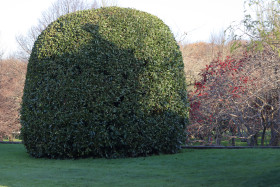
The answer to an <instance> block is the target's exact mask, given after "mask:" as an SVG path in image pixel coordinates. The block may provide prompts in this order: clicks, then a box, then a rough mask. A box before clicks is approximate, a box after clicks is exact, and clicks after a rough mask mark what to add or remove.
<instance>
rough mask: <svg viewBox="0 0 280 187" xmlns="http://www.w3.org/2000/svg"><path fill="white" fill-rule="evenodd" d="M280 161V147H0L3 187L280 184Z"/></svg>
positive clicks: (1, 182)
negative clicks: (60, 152) (99, 155)
mask: <svg viewBox="0 0 280 187" xmlns="http://www.w3.org/2000/svg"><path fill="white" fill-rule="evenodd" d="M279 158H280V150H278V149H240V150H182V152H181V153H179V154H175V155H159V156H151V157H140V158H128V159H112V160H108V159H93V158H88V159H79V160H48V159H34V158H31V157H29V155H28V154H27V153H26V151H25V149H24V146H23V145H7V144H0V186H280V161H279Z"/></svg>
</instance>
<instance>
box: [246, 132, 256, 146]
mask: <svg viewBox="0 0 280 187" xmlns="http://www.w3.org/2000/svg"><path fill="white" fill-rule="evenodd" d="M248 146H258V133H257V134H255V135H254V136H252V137H251V138H250V139H248Z"/></svg>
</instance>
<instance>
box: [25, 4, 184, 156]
mask: <svg viewBox="0 0 280 187" xmlns="http://www.w3.org/2000/svg"><path fill="white" fill-rule="evenodd" d="M183 69H184V68H183V61H182V56H181V52H180V51H179V47H178V45H177V43H176V41H175V39H174V37H173V35H172V33H171V32H170V29H169V28H168V27H167V26H166V25H165V24H164V23H163V22H162V21H161V20H160V19H158V18H157V17H155V16H153V15H150V14H148V13H145V12H141V11H137V10H134V9H127V8H117V7H110V8H101V9H97V10H87V11H80V12H76V13H72V14H69V15H66V16H62V17H60V18H59V19H58V20H57V21H55V22H53V23H52V24H50V25H49V26H48V28H47V29H46V30H45V31H43V32H42V33H41V35H40V36H39V37H38V39H37V41H36V42H35V44H34V47H33V50H32V54H31V56H30V60H29V64H28V70H27V75H26V82H25V88H24V96H23V102H22V109H21V124H22V130H21V134H22V138H23V142H24V145H25V147H26V149H27V151H28V153H29V154H30V155H32V156H34V157H49V158H79V157H88V156H92V157H106V158H117V157H136V156H146V155H150V154H158V153H176V152H177V151H178V150H179V149H180V146H181V145H182V144H183V143H184V142H183V141H184V138H185V137H184V129H185V125H186V123H187V98H186V86H185V77H184V70H183Z"/></svg>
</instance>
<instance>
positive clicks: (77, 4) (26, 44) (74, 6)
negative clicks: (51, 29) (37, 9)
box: [15, 0, 116, 61]
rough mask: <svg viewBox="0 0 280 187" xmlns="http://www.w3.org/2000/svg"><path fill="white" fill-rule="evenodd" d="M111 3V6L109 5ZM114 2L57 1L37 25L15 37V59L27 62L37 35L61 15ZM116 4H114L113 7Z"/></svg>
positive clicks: (106, 0)
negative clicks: (24, 33)
mask: <svg viewBox="0 0 280 187" xmlns="http://www.w3.org/2000/svg"><path fill="white" fill-rule="evenodd" d="M110 2H111V4H110ZM113 2H115V1H112V0H111V1H109V0H102V1H101V2H100V3H99V2H98V1H97V0H95V1H94V2H93V3H88V2H87V1H86V0H57V1H56V2H55V3H53V4H52V5H51V7H49V8H48V9H47V10H46V11H44V12H43V13H42V15H41V18H40V19H39V20H38V24H37V25H36V26H33V27H31V28H30V30H29V31H28V33H27V34H26V35H23V34H20V35H18V36H16V41H17V43H18V46H19V48H18V51H17V52H16V54H15V56H17V58H19V59H22V60H25V61H27V60H28V58H29V56H30V54H31V51H32V47H33V44H34V42H35V41H36V39H37V37H38V36H39V34H40V33H41V32H42V31H43V30H44V29H45V28H46V27H47V26H48V25H49V24H50V23H51V22H53V21H55V20H56V19H57V18H59V17H60V16H62V15H65V14H68V13H71V12H76V11H79V10H86V9H92V8H99V7H103V6H109V5H113ZM115 4H116V3H114V5H115Z"/></svg>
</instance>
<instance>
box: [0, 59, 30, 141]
mask: <svg viewBox="0 0 280 187" xmlns="http://www.w3.org/2000/svg"><path fill="white" fill-rule="evenodd" d="M26 65H27V64H26V63H23V62H21V61H18V60H13V59H10V60H2V61H0V114H1V115H0V141H1V140H3V138H9V139H11V138H12V135H13V134H15V133H16V132H18V131H19V129H20V123H19V108H20V102H21V97H22V92H23V86H24V80H25V73H26Z"/></svg>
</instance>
